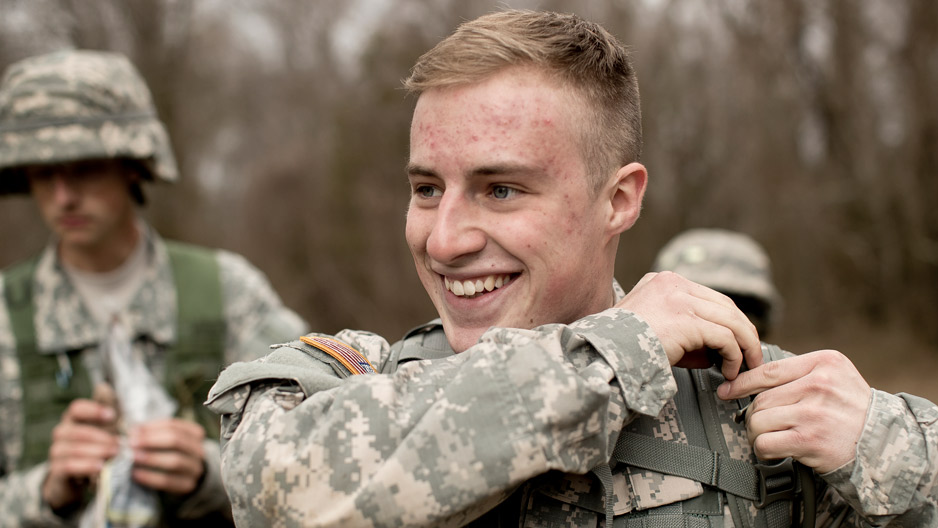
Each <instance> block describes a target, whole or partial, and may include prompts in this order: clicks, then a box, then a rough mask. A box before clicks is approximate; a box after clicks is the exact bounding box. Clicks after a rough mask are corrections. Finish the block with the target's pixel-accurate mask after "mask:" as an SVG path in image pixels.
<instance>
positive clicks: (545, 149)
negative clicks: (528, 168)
mask: <svg viewBox="0 0 938 528" xmlns="http://www.w3.org/2000/svg"><path fill="white" fill-rule="evenodd" d="M580 104H581V103H580V101H579V100H577V99H576V98H575V97H573V96H572V95H571V93H570V92H569V91H568V90H566V89H564V88H563V87H562V86H561V85H560V84H558V83H557V82H556V81H554V80H552V79H550V78H548V77H547V76H546V75H544V74H542V73H540V72H538V71H536V70H534V69H531V68H511V69H508V70H505V71H503V72H500V73H498V74H495V75H493V76H490V77H488V78H486V79H484V80H482V81H480V82H477V83H472V84H467V85H459V86H450V87H443V88H433V89H430V90H427V91H426V92H424V93H423V94H421V96H420V98H419V99H418V101H417V106H416V108H415V110H414V117H413V121H412V123H411V161H417V160H415V157H424V156H427V157H431V158H432V157H434V156H439V155H453V154H461V155H471V154H479V155H481V154H484V155H486V156H489V157H492V156H494V157H499V156H524V155H530V156H537V157H543V156H544V155H545V154H548V153H551V154H556V155H561V154H564V155H566V154H575V153H576V149H575V146H576V144H577V141H576V139H577V138H578V137H579V134H578V123H579V115H580V114H581V113H582V111H581V106H580ZM571 149H572V150H571Z"/></svg>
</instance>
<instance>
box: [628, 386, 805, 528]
mask: <svg viewBox="0 0 938 528" xmlns="http://www.w3.org/2000/svg"><path fill="white" fill-rule="evenodd" d="M674 372H675V380H676V381H677V382H678V395H679V397H680V395H681V394H682V393H683V394H684V395H685V396H684V397H685V398H687V397H689V396H690V395H692V394H694V393H696V396H697V398H696V400H697V401H696V404H697V406H698V407H699V409H700V413H699V414H698V415H697V416H696V417H695V416H693V414H694V413H689V412H684V413H680V414H681V418H683V423H684V425H685V427H686V429H687V431H686V432H687V433H688V437H689V439H690V440H691V443H690V444H683V443H678V442H669V441H666V440H662V439H658V438H654V437H651V436H648V435H645V434H640V433H635V432H630V431H623V432H622V433H621V434H620V436H619V439H618V441H617V442H616V447H615V450H614V452H613V456H614V458H615V460H617V461H618V462H620V463H623V464H627V465H630V466H635V467H639V468H642V469H647V470H651V471H655V472H658V473H663V474H667V475H674V476H678V477H684V478H687V479H691V480H694V481H697V482H700V483H702V484H704V485H705V488H704V489H705V490H706V489H707V486H709V487H710V488H715V489H719V490H721V491H724V492H726V499H727V504H728V506H729V507H730V512H731V513H732V515H733V521H734V524H735V525H736V526H738V527H740V528H742V527H748V526H750V525H749V523H748V521H747V520H748V518H749V516H748V515H744V514H743V512H742V511H741V510H742V509H743V508H747V507H748V506H747V505H746V503H745V502H744V501H743V500H742V499H745V500H746V501H753V502H755V503H756V505H757V507H758V508H759V515H758V516H757V518H756V521H755V522H756V524H755V527H756V528H775V527H788V526H797V525H798V521H799V519H798V518H797V517H799V516H800V510H799V508H798V504H799V500H798V499H799V498H800V496H801V495H803V494H807V493H811V494H812V495H813V486H812V485H809V483H811V484H813V481H812V480H811V478H812V476H811V474H810V470H808V469H807V468H805V467H804V466H801V465H800V464H798V463H797V462H792V461H791V460H790V459H786V460H784V461H781V462H778V463H777V464H772V465H769V464H756V465H753V464H750V463H748V462H743V461H740V460H736V459H733V458H731V457H730V456H729V452H728V448H727V446H726V442H725V437H724V436H723V433H722V431H721V425H720V420H719V417H718V416H717V414H716V409H715V407H714V406H715V402H714V400H713V398H714V397H715V396H714V394H713V387H714V386H715V385H714V380H711V379H709V376H710V375H711V374H710V373H709V372H707V371H703V370H694V371H686V370H684V369H675V370H674ZM682 407H683V408H684V409H687V405H686V403H685V405H681V404H680V402H679V404H678V408H679V412H680V409H681V408H682ZM695 421H696V422H697V423H696V424H695V423H694V422H695ZM701 428H702V429H703V431H700V429H701ZM701 432H704V433H705V435H706V441H707V444H708V447H706V448H705V447H702V445H701V444H697V445H694V441H693V438H691V437H692V436H698V437H699V435H700V433H701ZM802 483H804V484H805V486H804V488H805V489H802V488H801V484H802ZM812 516H813V515H812ZM793 517H794V518H793ZM805 520H806V521H810V522H811V524H812V525H813V519H811V518H809V517H808V516H807V515H806V519H805Z"/></svg>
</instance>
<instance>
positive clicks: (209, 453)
mask: <svg viewBox="0 0 938 528" xmlns="http://www.w3.org/2000/svg"><path fill="white" fill-rule="evenodd" d="M145 232H146V233H147V234H146V237H145V240H146V242H145V243H146V244H147V248H146V249H147V259H148V260H147V262H148V265H147V269H146V272H145V273H146V274H147V276H146V277H145V279H144V280H143V281H142V282H141V286H140V288H139V289H138V291H137V292H136V293H135V294H134V297H133V299H132V300H131V304H130V308H129V310H128V311H127V312H126V315H127V320H128V321H130V326H131V327H132V329H133V332H134V333H133V335H135V336H141V337H146V339H136V340H135V341H134V345H133V346H134V347H137V348H138V349H139V350H140V351H141V352H142V353H143V356H144V357H145V358H146V361H147V363H148V366H149V367H150V369H151V371H152V372H154V373H155V374H156V375H157V378H158V379H162V377H163V374H164V370H165V368H164V357H163V356H164V354H163V351H164V350H165V347H166V346H167V345H168V344H171V343H173V342H174V341H175V338H176V322H175V321H176V291H175V288H174V283H173V278H172V276H171V271H170V267H169V262H168V255H167V250H166V245H165V244H164V243H163V241H162V240H161V239H160V237H159V236H158V235H157V234H156V233H155V232H154V231H153V230H152V229H149V228H148V227H145ZM215 255H216V260H217V262H218V264H219V277H220V281H221V293H222V302H223V312H224V318H225V323H226V326H227V328H228V331H227V332H226V337H225V339H226V344H225V358H224V362H225V364H228V363H231V362H234V361H247V360H251V359H254V358H256V357H257V356H258V352H259V351H263V350H264V349H265V348H266V346H267V344H269V343H271V342H275V341H279V340H283V339H286V338H287V337H288V336H295V335H297V332H300V333H302V332H304V331H306V325H305V323H304V322H303V321H302V320H301V319H300V318H299V317H298V316H297V315H296V314H295V313H294V312H292V311H291V310H289V309H288V308H286V307H285V306H283V304H282V303H281V301H280V298H279V297H278V296H277V294H276V293H275V292H274V291H273V289H272V288H271V287H270V284H269V283H268V281H267V279H266V277H264V275H263V274H262V273H261V272H260V271H259V270H257V269H256V268H255V267H253V266H252V265H251V264H250V263H248V262H247V261H246V260H245V259H244V258H243V257H241V256H239V255H236V254H234V253H231V252H227V251H221V250H219V251H216V252H215ZM34 285H35V290H34V291H36V292H52V293H51V295H46V296H42V295H39V294H37V295H36V296H35V297H34V306H35V321H36V338H37V341H38V347H39V349H40V350H41V351H63V350H81V351H82V352H81V358H82V361H83V362H84V363H85V364H86V365H88V367H89V369H92V368H94V361H95V360H94V358H95V357H96V356H97V346H98V341H99V324H98V323H97V322H96V321H95V320H94V319H93V318H92V316H91V315H90V312H89V311H88V310H87V309H86V308H85V307H84V306H83V304H82V302H81V300H80V298H79V296H78V293H77V292H76V291H75V289H74V288H73V287H72V286H71V284H70V283H69V281H68V279H67V277H66V275H65V274H64V272H63V271H62V269H61V267H60V264H59V263H58V262H57V259H56V249H55V243H52V244H50V245H49V246H48V247H47V248H46V249H45V251H44V252H43V253H42V255H41V256H40V258H39V262H38V267H37V269H36V275H35V279H34ZM3 298H4V281H3V276H2V275H0V301H2V299H3ZM21 382H22V383H27V384H28V383H29V380H20V369H19V362H18V358H17V352H16V350H15V341H14V336H13V332H12V328H11V326H10V319H9V314H8V312H7V307H6V304H5V303H3V302H0V526H3V527H6V526H27V525H29V526H34V525H39V526H71V525H74V523H75V522H77V517H78V514H77V513H76V514H75V516H74V517H70V518H69V519H62V518H59V517H58V516H56V515H55V514H53V512H52V511H51V510H50V509H49V508H48V506H46V505H45V504H44V503H43V502H42V500H41V497H40V487H41V483H42V481H43V479H44V477H45V474H46V464H45V463H41V464H39V465H37V466H34V467H19V465H18V462H19V459H20V456H21V454H22V452H23V446H22V424H23V422H22V420H23V414H22V413H23V409H22V405H21V403H22V391H21ZM205 448H206V461H207V464H206V473H205V477H204V479H203V484H202V485H201V487H200V488H199V489H198V490H196V491H195V492H193V494H191V495H190V496H188V497H186V498H185V500H184V501H183V502H182V503H181V504H179V505H178V509H177V511H176V515H177V516H179V517H180V518H198V517H200V516H202V515H204V514H206V513H209V512H214V511H218V510H224V509H227V508H228V504H227V497H226V495H225V492H224V489H223V487H222V483H221V478H220V472H219V466H218V462H219V447H218V443H217V442H215V441H209V440H207V441H206V445H205Z"/></svg>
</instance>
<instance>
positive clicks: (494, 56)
mask: <svg viewBox="0 0 938 528" xmlns="http://www.w3.org/2000/svg"><path fill="white" fill-rule="evenodd" d="M512 66H533V67H535V68H537V69H539V70H540V71H543V72H544V73H545V74H547V75H548V76H549V77H550V78H553V79H556V80H557V81H558V82H559V83H560V84H561V85H562V86H565V87H570V88H571V89H572V90H573V93H575V94H578V95H579V96H580V97H581V98H582V100H583V101H584V102H585V107H586V109H587V117H588V118H587V119H583V121H584V122H583V127H582V132H581V143H582V145H581V151H582V153H583V158H584V161H585V163H586V168H587V170H588V171H589V173H590V175H589V178H590V181H591V183H592V189H593V190H594V191H597V190H598V189H599V188H600V187H601V186H602V185H603V184H604V183H605V182H606V180H607V179H608V178H609V177H610V176H611V175H612V174H613V173H614V172H615V171H616V170H617V169H618V168H619V167H622V166H624V165H627V164H628V163H631V162H633V161H638V160H639V159H640V157H641V151H642V112H641V104H640V100H639V93H638V78H637V77H636V74H635V70H634V68H633V67H632V61H631V58H630V56H629V53H628V50H627V49H626V48H625V47H624V46H623V45H622V44H621V43H620V42H619V41H618V40H617V39H616V38H615V37H614V36H613V35H612V34H610V33H609V32H608V31H606V30H605V29H604V28H603V27H602V26H600V25H599V24H596V23H593V22H589V21H586V20H583V19H581V18H579V17H577V16H576V15H571V14H561V13H552V12H541V11H528V10H505V11H498V12H494V13H490V14H488V15H484V16H482V17H479V18H477V19H475V20H471V21H468V22H465V23H463V24H461V25H460V26H459V27H458V28H457V29H456V31H455V32H453V34H452V35H450V36H449V37H447V38H445V39H444V40H442V41H441V42H440V43H438V44H437V45H436V46H434V47H433V48H432V49H430V50H429V51H427V52H426V53H424V54H423V55H422V56H421V57H420V58H419V59H418V60H417V63H416V64H415V65H414V67H413V68H412V69H411V72H410V76H409V77H408V78H407V79H405V80H404V87H405V88H406V89H407V90H408V92H410V93H412V94H414V95H417V96H419V95H420V94H421V93H423V92H424V91H426V90H429V89H432V88H442V87H446V86H456V85H463V84H471V83H475V82H480V81H482V80H484V79H486V78H487V77H490V76H491V75H494V74H496V73H498V72H500V71H502V70H503V69H505V68H508V67H512Z"/></svg>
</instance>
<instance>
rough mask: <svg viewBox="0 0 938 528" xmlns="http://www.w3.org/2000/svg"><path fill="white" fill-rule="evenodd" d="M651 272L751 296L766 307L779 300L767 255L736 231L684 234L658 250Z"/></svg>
mask: <svg viewBox="0 0 938 528" xmlns="http://www.w3.org/2000/svg"><path fill="white" fill-rule="evenodd" d="M652 271H673V272H675V273H677V274H679V275H682V276H683V277H685V278H687V279H690V280H692V281H694V282H696V283H698V284H703V285H704V286H707V287H708V288H713V289H714V290H717V291H721V292H724V293H734V294H739V295H744V296H749V297H754V298H756V299H759V300H761V301H763V302H765V303H766V304H767V305H769V306H774V305H776V304H778V302H779V300H780V299H779V294H778V291H776V289H775V285H774V283H773V282H772V267H771V263H770V262H769V256H768V255H767V254H766V252H765V250H764V249H763V248H762V246H760V245H759V243H758V242H756V241H755V240H754V239H752V238H751V237H749V236H748V235H745V234H743V233H738V232H735V231H729V230H726V229H689V230H687V231H684V232H683V233H681V234H679V235H678V236H676V237H674V238H673V239H671V240H670V241H669V242H668V243H667V244H665V246H664V247H663V248H661V251H659V252H658V255H657V257H656V258H655V262H654V264H652Z"/></svg>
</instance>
